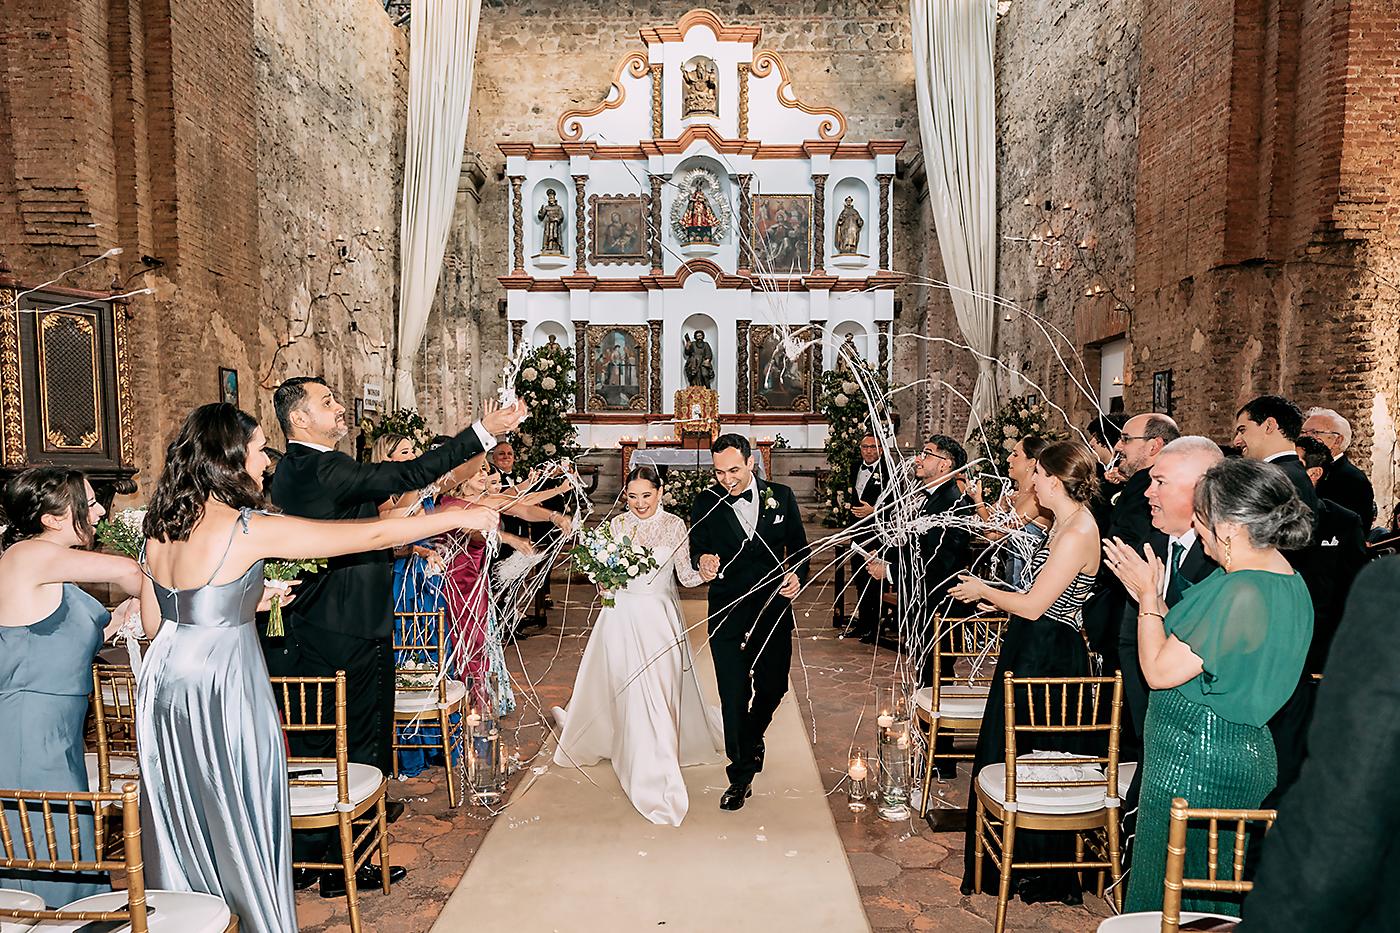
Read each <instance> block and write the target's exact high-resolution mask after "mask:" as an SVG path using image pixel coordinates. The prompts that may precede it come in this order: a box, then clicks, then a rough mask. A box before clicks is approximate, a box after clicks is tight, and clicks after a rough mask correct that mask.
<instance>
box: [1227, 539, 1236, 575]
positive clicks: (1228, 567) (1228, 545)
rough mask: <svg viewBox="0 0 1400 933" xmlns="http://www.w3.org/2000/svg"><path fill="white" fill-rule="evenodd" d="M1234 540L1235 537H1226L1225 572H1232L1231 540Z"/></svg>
mask: <svg viewBox="0 0 1400 933" xmlns="http://www.w3.org/2000/svg"><path fill="white" fill-rule="evenodd" d="M1232 540H1234V539H1233V538H1226V539H1225V572H1226V573H1229V572H1230V542H1231V541H1232Z"/></svg>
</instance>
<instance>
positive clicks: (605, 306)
mask: <svg viewBox="0 0 1400 933" xmlns="http://www.w3.org/2000/svg"><path fill="white" fill-rule="evenodd" d="M760 38H761V29H760V28H759V27H758V26H749V25H742V26H727V25H725V24H723V23H721V22H720V21H719V19H718V18H717V17H716V16H715V15H714V14H713V13H711V12H709V11H708V10H692V11H691V12H689V13H687V14H686V15H685V16H683V17H681V20H680V22H679V23H677V24H676V25H674V26H654V27H648V28H645V29H643V30H642V31H641V40H642V43H643V44H644V46H645V48H644V49H640V50H638V51H634V52H631V53H629V54H628V55H627V56H626V57H624V58H623V59H622V61H621V62H619V63H618V65H617V67H616V70H615V72H614V75H613V79H612V87H611V89H610V90H609V92H608V95H607V98H606V99H605V100H603V101H602V102H601V103H599V104H597V105H595V106H593V107H589V108H586V109H583V110H570V111H567V112H565V113H564V114H562V115H561V116H560V117H559V121H558V133H559V138H558V139H557V140H552V141H550V142H546V143H541V144H534V143H528V142H501V143H499V144H498V145H499V148H500V150H501V152H502V153H504V154H505V156H506V176H507V180H508V182H509V185H510V209H511V218H510V228H509V229H510V234H511V242H510V244H509V250H508V252H509V263H510V273H509V274H508V275H504V276H501V278H500V282H501V284H502V285H503V286H504V287H505V289H506V294H507V300H506V313H507V317H508V318H509V320H510V323H511V339H512V342H513V343H514V344H517V345H518V344H519V342H520V341H527V342H529V343H530V344H531V345H539V344H543V343H546V342H548V340H549V339H550V337H553V338H554V339H556V340H557V341H559V342H560V343H564V344H567V345H572V346H573V347H574V351H575V354H576V357H577V359H578V363H579V365H578V376H579V380H578V384H579V389H578V395H577V398H576V402H575V407H576V414H575V415H574V417H575V420H576V421H577V423H578V427H579V434H580V441H581V442H582V443H584V444H585V445H588V446H592V447H601V446H611V445H613V444H615V443H617V441H618V439H619V438H621V437H636V436H639V435H640V436H646V435H647V434H648V425H651V428H650V434H651V436H653V437H656V438H658V439H659V438H661V437H664V436H671V434H672V431H671V430H670V429H669V426H668V425H666V424H665V423H664V422H666V421H668V420H670V419H672V418H673V417H674V412H673V411H672V409H673V407H674V402H673V399H674V397H675V393H676V391H677V390H678V389H682V388H685V387H686V386H687V385H691V384H701V385H705V384H708V385H709V386H710V387H711V388H713V389H715V390H716V391H717V392H718V393H719V408H720V422H721V424H722V425H723V427H724V429H725V430H735V431H741V432H744V433H747V434H750V435H753V436H759V435H770V436H771V435H773V434H776V433H779V432H781V433H783V434H784V435H785V436H786V437H787V438H788V439H789V441H791V443H792V444H793V445H794V446H796V447H817V446H820V445H821V443H822V442H823V441H824V439H825V436H826V425H825V422H824V421H823V420H822V419H821V418H820V417H819V416H817V415H816V414H814V413H813V412H814V409H815V407H816V398H817V380H818V378H819V375H820V372H821V370H822V368H829V367H831V366H833V365H834V361H835V348H836V347H837V346H838V345H839V344H841V342H842V341H843V340H844V339H845V337H847V336H850V337H852V338H853V341H854V343H855V345H856V346H857V347H858V348H859V349H860V351H861V352H863V353H864V354H866V356H867V358H868V359H869V360H870V361H871V362H873V363H878V364H879V365H881V366H883V367H886V368H888V365H889V357H890V339H891V330H892V321H893V318H894V287H895V286H896V285H898V284H899V283H900V281H901V280H902V276H901V275H900V274H899V273H895V272H891V271H890V268H889V266H890V237H891V234H892V231H893V224H892V220H891V216H890V213H891V200H890V188H891V183H892V181H893V179H894V173H895V156H896V154H897V153H898V152H899V150H900V149H901V148H903V145H904V143H903V141H902V140H873V141H870V142H852V141H849V140H847V139H846V127H847V122H846V117H845V116H844V115H842V114H841V113H840V112H839V111H837V110H835V109H833V108H830V107H820V106H813V105H811V104H808V103H807V102H805V101H803V100H802V99H800V98H799V97H798V95H797V91H796V89H794V88H793V86H792V82H791V80H790V79H789V77H788V72H787V68H786V66H785V65H784V64H783V60H782V58H781V57H780V56H779V54H778V53H777V52H775V51H772V50H769V49H764V48H763V47H762V46H761V45H760V44H759V42H760ZM783 324H786V325H792V326H795V327H803V328H806V330H805V331H804V334H803V336H804V339H810V338H812V337H815V336H817V335H818V334H820V335H821V336H822V337H823V338H824V339H823V340H822V341H821V342H820V343H819V344H817V345H815V346H813V347H812V348H811V349H810V350H809V351H808V352H807V354H806V355H805V357H804V358H802V359H798V360H790V359H788V358H787V357H786V356H785V355H784V354H783V353H782V351H781V350H780V349H778V348H777V340H776V339H775V330H776V327H775V326H776V325H783Z"/></svg>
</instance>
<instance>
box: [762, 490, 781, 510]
mask: <svg viewBox="0 0 1400 933" xmlns="http://www.w3.org/2000/svg"><path fill="white" fill-rule="evenodd" d="M763 507H764V508H765V509H776V508H777V507H778V500H777V499H774V498H773V494H772V493H771V492H770V493H768V495H767V496H766V497H765V498H764V500H763Z"/></svg>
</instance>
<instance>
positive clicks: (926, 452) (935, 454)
mask: <svg viewBox="0 0 1400 933" xmlns="http://www.w3.org/2000/svg"><path fill="white" fill-rule="evenodd" d="M919 456H920V457H932V458H934V459H936V460H951V459H952V458H951V457H949V456H948V455H947V454H945V453H944V452H943V451H941V450H934V449H932V448H929V447H925V448H924V449H923V450H921V451H919Z"/></svg>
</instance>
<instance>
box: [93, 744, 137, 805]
mask: <svg viewBox="0 0 1400 933" xmlns="http://www.w3.org/2000/svg"><path fill="white" fill-rule="evenodd" d="M83 760H84V763H85V764H86V765H87V778H88V790H89V791H93V792H96V791H99V790H102V788H101V787H98V786H97V752H88V753H87V754H86V755H84V756H83ZM107 767H108V768H110V769H111V771H112V786H111V787H110V788H109V790H111V791H112V793H114V794H120V793H121V792H122V785H124V784H129V783H131V782H132V781H135V782H137V783H138V784H139V783H140V782H141V773H140V771H141V769H140V766H139V765H137V763H136V759H134V758H127V757H126V756H124V755H112V756H111V757H110V758H108V759H107ZM107 806H112V807H115V806H118V804H115V803H112V804H107Z"/></svg>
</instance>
